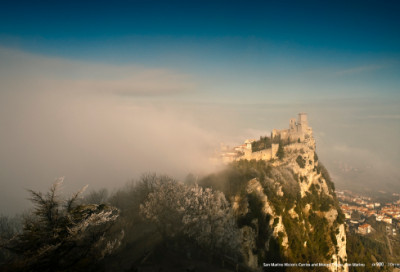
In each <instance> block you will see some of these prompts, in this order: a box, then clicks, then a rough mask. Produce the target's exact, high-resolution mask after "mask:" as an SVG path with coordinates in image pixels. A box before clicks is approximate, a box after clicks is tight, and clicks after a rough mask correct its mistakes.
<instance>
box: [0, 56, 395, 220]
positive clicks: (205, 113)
mask: <svg viewBox="0 0 400 272" xmlns="http://www.w3.org/2000/svg"><path fill="white" fill-rule="evenodd" d="M0 60H1V63H2V64H1V65H0V81H1V82H2V86H1V87H0V126H1V133H0V207H1V208H0V213H3V214H13V213H15V212H20V211H22V210H24V209H25V208H27V207H28V204H29V202H28V201H23V199H25V198H26V197H27V193H26V191H25V190H24V188H30V189H33V190H36V191H46V189H47V188H48V187H49V186H50V184H51V182H52V181H53V180H54V179H55V178H58V177H62V176H65V182H64V183H65V186H66V190H68V192H72V191H76V190H77V189H79V188H81V187H83V186H85V185H86V184H88V185H89V191H90V189H99V188H102V187H105V188H108V189H111V190H112V189H113V188H119V187H121V186H123V185H124V184H125V183H126V182H127V181H128V180H131V179H134V178H137V177H138V176H139V175H140V174H141V173H144V172H157V173H160V174H167V175H169V176H171V177H173V178H176V179H178V180H183V179H184V177H185V176H186V175H187V174H189V173H194V174H196V175H205V174H207V173H210V172H212V171H215V170H216V169H215V168H214V167H212V166H211V165H209V163H208V158H209V156H210V155H211V154H212V153H213V152H214V150H215V148H218V147H219V144H220V142H224V143H225V144H228V145H230V146H234V145H239V144H242V143H243V142H244V140H246V139H248V138H256V139H257V138H258V137H260V136H261V135H270V133H271V131H272V129H274V128H277V129H283V128H288V125H289V118H291V117H297V114H298V113H299V112H303V111H304V112H307V113H308V120H309V125H310V126H311V127H312V128H313V129H314V137H315V139H316V142H317V152H318V155H319V157H320V159H321V161H322V162H323V163H324V164H325V165H326V167H327V169H328V170H329V171H330V172H331V175H332V177H333V181H334V182H335V183H337V184H338V185H339V186H338V187H343V186H345V185H346V184H349V183H352V182H353V183H354V184H355V185H354V186H355V187H357V186H358V187H360V186H361V185H362V184H364V183H366V182H367V183H368V186H369V187H371V188H373V187H374V186H375V187H378V186H377V184H379V186H386V187H387V188H393V189H396V188H398V187H396V186H398V185H397V181H398V179H399V177H400V174H399V170H398V167H397V166H398V163H399V162H400V160H399V144H398V140H397V138H398V135H399V134H400V126H399V123H398V122H399V120H400V118H399V116H400V112H399V111H400V110H399V108H398V103H397V102H396V101H383V100H381V101H379V100H375V99H364V100H360V99H343V100H335V101H324V100H313V99H312V98H310V99H308V100H307V101H306V100H304V99H303V98H301V95H299V97H298V100H297V101H296V99H294V100H293V99H292V100H290V101H291V102H290V101H289V102H287V101H281V102H279V101H278V102H269V101H257V97H254V101H255V102H254V103H245V104H243V103H237V100H236V99H233V98H232V99H231V98H230V97H226V102H225V103H221V102H218V103H217V102H214V101H213V100H212V97H208V101H205V100H204V97H202V102H199V101H198V100H197V98H198V96H197V94H198V93H200V92H201V87H199V86H200V85H201V84H199V83H198V82H196V80H195V79H194V78H193V77H191V76H190V75H185V74H181V73H178V72H176V71H172V70H166V69H150V68H143V67H116V66H111V65H109V66H107V65H98V66H97V65H95V64H85V63H81V62H74V61H66V60H62V59H51V58H44V57H35V56H31V55H28V54H24V53H18V52H14V51H12V52H11V51H9V50H3V49H1V50H0ZM89 79H90V80H89ZM121 82H122V83H121ZM154 82H156V83H157V84H154ZM101 86H103V87H101ZM104 86H105V87H104ZM131 86H132V88H131ZM163 86H165V88H164V87H163ZM96 88H99V91H96V90H97V89H96ZM114 90H117V91H114ZM269 92H271V96H273V90H272V91H271V90H269ZM344 165H350V166H351V167H353V168H352V169H353V170H352V172H351V171H346V170H343V169H346V168H344ZM354 169H357V171H355V170H354ZM349 172H351V173H353V174H354V173H356V174H354V175H351V176H349V175H347V174H348V173H349ZM346 173H347V174H346ZM360 173H361V174H360ZM362 173H364V174H362ZM67 185H68V186H67ZM396 190H400V188H398V189H396Z"/></svg>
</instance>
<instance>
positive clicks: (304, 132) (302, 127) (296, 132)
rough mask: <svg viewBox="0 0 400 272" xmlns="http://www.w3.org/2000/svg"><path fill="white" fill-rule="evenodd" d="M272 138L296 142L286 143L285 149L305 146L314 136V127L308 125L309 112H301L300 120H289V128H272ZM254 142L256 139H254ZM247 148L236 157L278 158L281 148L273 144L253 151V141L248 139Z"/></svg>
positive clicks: (253, 158)
mask: <svg viewBox="0 0 400 272" xmlns="http://www.w3.org/2000/svg"><path fill="white" fill-rule="evenodd" d="M271 137H272V139H274V138H275V137H279V138H280V139H281V140H290V141H293V142H294V143H291V144H289V145H286V146H285V147H284V149H285V150H296V149H297V150H298V149H301V148H303V147H304V144H305V142H307V139H309V138H310V137H312V128H311V127H309V126H308V121H307V113H304V112H301V113H299V118H298V121H297V122H296V119H295V118H291V119H290V121H289V129H283V130H277V129H273V130H272V135H271ZM253 142H254V140H253ZM246 144H247V146H246V149H245V150H244V155H243V156H240V157H238V158H236V160H241V159H247V160H271V159H275V158H276V153H277V151H278V148H279V144H272V145H271V148H268V149H263V150H260V151H255V152H253V151H252V146H251V145H252V142H251V141H249V140H247V141H246Z"/></svg>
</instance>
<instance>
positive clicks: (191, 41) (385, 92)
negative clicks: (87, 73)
mask: <svg viewBox="0 0 400 272" xmlns="http://www.w3.org/2000/svg"><path fill="white" fill-rule="evenodd" d="M399 7H400V4H398V3H397V2H396V1H387V2H385V3H377V2H376V1H350V3H349V1H334V2H328V1H305V2H299V1H287V2H280V3H278V2H277V1H270V2H268V1H255V2H250V3H249V2H243V1H197V2H196V1H159V2H154V1H150V2H146V3H141V2H139V1H137V2H135V1H122V2H115V3H114V2H113V3H111V2H109V1H97V2H95V3H94V2H89V1H86V2H85V3H82V2H81V1H76V2H74V1H68V2H53V1H48V2H11V1H10V2H8V3H5V4H3V6H2V9H1V11H0V45H2V46H5V47H8V48H17V49H20V50H22V51H27V52H31V53H34V54H39V55H46V56H53V57H63V58H67V59H75V60H84V61H90V62H95V63H96V62H97V63H109V64H114V65H130V64H135V65H142V66H145V67H151V68H159V67H163V68H168V69H174V70H177V71H180V72H184V73H189V74H190V75H191V76H192V78H193V80H194V81H195V82H196V83H197V84H198V85H201V86H202V88H200V87H199V88H198V91H199V92H202V93H203V94H207V95H205V96H204V95H203V96H202V97H201V98H200V97H196V99H200V100H207V101H220V100H221V99H222V97H223V98H225V97H226V95H229V96H231V99H232V102H233V101H236V102H237V101H243V100H249V96H248V95H243V94H242V91H243V89H244V88H245V89H246V93H251V94H252V97H254V98H255V99H253V100H251V99H250V100H251V101H250V102H254V101H258V100H259V99H265V98H266V96H269V97H272V98H273V99H277V100H282V98H283V97H280V96H277V94H276V93H277V92H276V91H275V92H274V91H273V90H275V89H276V88H277V86H280V87H279V88H278V89H280V90H279V92H281V93H284V94H285V95H287V96H290V97H294V96H295V95H296V94H300V93H301V94H306V95H307V96H310V97H315V98H317V99H321V98H323V97H343V96H344V97H346V96H347V95H348V96H350V97H355V96H358V95H362V96H364V95H365V96H367V97H371V96H376V95H379V96H380V97H389V98H392V97H393V96H396V97H397V95H398V86H399V77H398V75H399V72H400V69H399V58H400V54H399V50H400V35H398V29H400V20H399V19H398V10H399ZM327 85H329V86H330V87H329V88H326V86H327ZM215 89H217V90H215ZM295 89H297V90H295ZM266 90H270V91H266ZM296 99H297V97H296Z"/></svg>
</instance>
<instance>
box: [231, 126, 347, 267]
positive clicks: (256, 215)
mask: <svg viewBox="0 0 400 272" xmlns="http://www.w3.org/2000/svg"><path fill="white" fill-rule="evenodd" d="M315 147H316V146H315V140H314V138H313V137H312V134H311V135H308V137H306V139H304V140H303V141H301V142H300V143H293V144H290V145H286V146H285V147H284V152H285V156H284V157H283V159H282V160H277V159H273V160H271V161H267V162H265V167H259V166H258V165H259V163H258V164H257V163H255V165H257V167H258V168H257V167H255V168H256V169H255V171H256V172H257V177H255V178H252V179H251V180H249V181H248V182H247V184H246V188H245V191H244V192H243V193H241V194H240V195H237V196H236V197H234V203H233V208H234V210H235V212H236V214H237V218H238V224H239V226H240V227H241V229H242V234H243V247H242V249H243V255H244V258H245V262H246V263H247V265H248V266H250V267H253V268H257V267H261V265H262V263H268V262H274V263H278V262H282V263H283V262H293V263H310V264H311V263H325V264H331V265H329V266H327V267H326V268H323V269H325V270H328V271H348V268H347V267H346V266H344V263H345V262H346V261H347V255H346V232H345V225H344V216H343V213H342V212H341V210H340V208H339V205H338V201H337V199H336V195H335V189H334V184H333V182H332V181H331V180H330V177H329V174H328V172H327V171H326V169H325V168H324V167H323V166H322V165H321V164H320V162H319V161H318V158H317V156H316V153H315ZM289 270H290V269H289ZM321 271H322V270H321Z"/></svg>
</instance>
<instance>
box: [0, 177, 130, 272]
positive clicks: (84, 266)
mask: <svg viewBox="0 0 400 272" xmlns="http://www.w3.org/2000/svg"><path fill="white" fill-rule="evenodd" d="M62 182H63V178H60V179H57V180H56V181H55V182H54V183H53V185H52V186H51V187H50V190H49V192H48V193H46V194H45V195H43V194H42V193H40V192H35V191H33V190H28V192H29V194H30V198H29V200H31V201H32V202H33V204H34V205H35V209H34V211H33V212H32V214H31V215H30V216H28V217H26V218H24V219H23V230H22V231H21V233H18V234H17V235H15V236H14V237H13V238H12V239H10V240H3V241H1V242H0V249H6V250H9V251H11V252H12V253H13V257H12V258H10V259H9V260H7V262H6V263H4V264H3V265H1V266H0V270H1V271H89V268H90V266H91V265H93V264H94V263H96V262H97V261H99V260H101V259H102V258H103V257H104V256H105V255H106V254H108V253H110V252H111V251H113V250H114V249H116V248H117V247H118V246H119V244H120V241H121V239H122V237H123V231H122V233H121V235H118V237H116V239H115V240H114V241H106V239H105V238H106V237H107V236H109V234H110V232H111V228H112V226H113V225H114V223H115V221H116V219H117V217H118V210H117V209H116V208H114V207H111V206H109V205H108V204H101V205H95V204H90V205H86V204H81V203H80V202H79V198H80V197H79V195H80V194H81V193H82V192H83V191H84V190H85V188H86V187H85V188H83V189H82V190H80V191H79V192H77V193H75V194H73V195H72V196H71V197H70V198H68V199H63V198H62V197H61V196H62V194H61V193H60V191H61V184H62Z"/></svg>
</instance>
